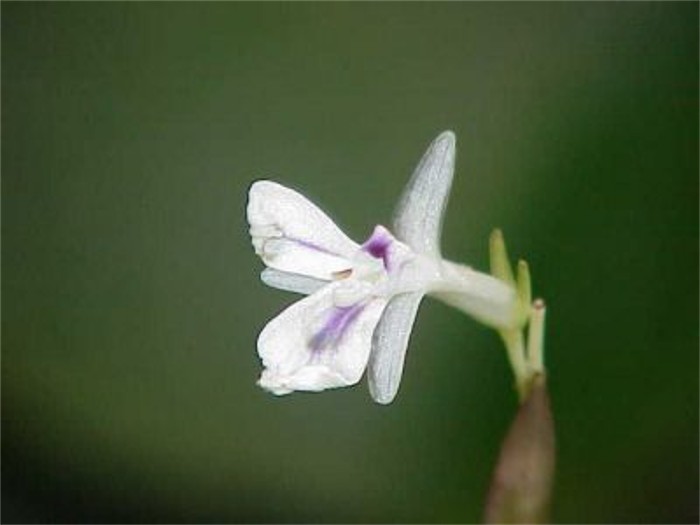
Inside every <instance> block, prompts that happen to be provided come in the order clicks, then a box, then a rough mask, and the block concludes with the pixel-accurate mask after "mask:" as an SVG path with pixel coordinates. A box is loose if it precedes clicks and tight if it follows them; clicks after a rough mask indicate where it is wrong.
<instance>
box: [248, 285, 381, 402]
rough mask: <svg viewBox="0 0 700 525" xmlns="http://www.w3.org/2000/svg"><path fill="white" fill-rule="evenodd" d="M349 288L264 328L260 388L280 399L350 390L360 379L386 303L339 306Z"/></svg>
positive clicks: (306, 302) (320, 296) (291, 310)
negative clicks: (299, 393) (341, 295)
mask: <svg viewBox="0 0 700 525" xmlns="http://www.w3.org/2000/svg"><path fill="white" fill-rule="evenodd" d="M345 284H346V283H344V282H342V281H341V282H336V283H331V284H328V285H327V286H325V287H324V288H322V289H321V290H319V291H318V292H316V293H315V294H313V295H310V296H309V297H305V298H304V299H301V300H300V301H298V302H296V303H294V304H292V305H291V306H289V307H288V308H287V309H286V310H284V311H283V312H282V313H281V314H280V315H278V316H277V317H275V318H274V319H273V320H272V321H270V322H269V323H268V324H267V326H265V328H264V329H263V331H262V332H261V333H260V336H259V337H258V354H259V355H260V357H261V358H262V361H263V365H264V366H265V370H264V371H263V374H262V376H261V377H260V381H259V384H260V386H262V387H263V388H265V389H267V390H269V391H271V392H272V393H274V394H278V395H281V394H288V393H290V392H292V391H295V390H306V391H320V390H325V389H327V388H337V387H342V386H349V385H354V384H355V383H357V382H358V381H359V380H360V378H361V377H362V374H363V372H364V370H365V368H366V366H367V360H368V359H369V352H370V347H371V344H372V333H373V332H374V328H375V326H376V325H377V323H378V322H379V318H380V317H381V314H382V311H383V310H384V306H385V305H386V301H385V300H383V299H365V300H364V301H362V302H358V303H356V304H354V305H352V306H348V307H338V306H336V305H335V304H334V302H333V296H334V293H335V291H336V290H337V289H338V288H340V287H342V286H344V285H345Z"/></svg>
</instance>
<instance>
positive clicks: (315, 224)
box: [247, 180, 359, 281]
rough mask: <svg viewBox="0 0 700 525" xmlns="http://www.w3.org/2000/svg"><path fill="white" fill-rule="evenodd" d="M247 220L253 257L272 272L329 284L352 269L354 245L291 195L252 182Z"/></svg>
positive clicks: (267, 183) (286, 190)
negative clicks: (334, 278)
mask: <svg viewBox="0 0 700 525" xmlns="http://www.w3.org/2000/svg"><path fill="white" fill-rule="evenodd" d="M247 215H248V223H249V224H250V235H251V237H252V240H253V246H254V247H255V252H256V253H257V254H258V255H259V256H260V257H261V258H262V260H263V261H264V262H265V264H266V265H267V266H269V267H271V268H274V269H276V270H281V271H284V272H291V273H296V274H300V275H306V276H309V277H315V278H317V279H323V280H326V281H330V280H332V279H333V274H334V273H336V272H342V271H344V270H347V269H348V268H351V267H352V263H351V262H350V259H352V256H353V254H354V253H355V252H356V251H357V249H358V248H359V245H358V244H357V243H355V242H353V241H352V240H351V239H350V238H348V237H347V236H346V235H345V234H344V233H343V232H342V231H341V230H340V228H338V227H337V226H336V225H335V223H334V222H333V221H332V220H331V219H330V218H328V216H327V215H326V214H325V213H323V212H322V211H321V210H320V209H319V208H318V207H317V206H315V205H314V204H312V203H311V202H310V201H309V200H308V199H306V197H304V196H303V195H300V194H299V193H297V192H296V191H294V190H291V189H289V188H285V187H284V186H282V185H280V184H277V183H275V182H271V181H266V180H261V181H257V182H255V183H253V185H252V186H251V187H250V191H249V195H248V207H247Z"/></svg>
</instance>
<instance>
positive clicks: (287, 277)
mask: <svg viewBox="0 0 700 525" xmlns="http://www.w3.org/2000/svg"><path fill="white" fill-rule="evenodd" d="M260 280H261V281H262V282H264V283H265V284H266V285H268V286H272V287H273V288H278V289H280V290H285V291H287V292H294V293H300V294H304V295H311V294H312V293H314V292H317V291H318V290H320V289H321V288H323V287H324V286H325V285H326V284H328V281H322V280H321V279H315V278H313V277H307V276H306V275H299V274H297V273H289V272H282V271H280V270H275V269H273V268H265V269H264V270H263V271H262V272H260Z"/></svg>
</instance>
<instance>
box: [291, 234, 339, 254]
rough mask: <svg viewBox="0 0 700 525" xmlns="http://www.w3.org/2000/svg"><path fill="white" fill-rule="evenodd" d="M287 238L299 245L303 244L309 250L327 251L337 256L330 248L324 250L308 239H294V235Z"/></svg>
mask: <svg viewBox="0 0 700 525" xmlns="http://www.w3.org/2000/svg"><path fill="white" fill-rule="evenodd" d="M285 238H286V239H287V240H289V241H292V242H295V243H297V244H299V245H300V246H303V247H304V248H309V249H310V250H315V251H317V252H322V253H327V254H329V255H335V256H338V254H337V253H333V252H331V251H330V250H326V249H325V248H323V247H321V246H319V245H318V244H314V243H312V242H309V241H305V240H304V239H296V238H294V237H285Z"/></svg>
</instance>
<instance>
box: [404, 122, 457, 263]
mask: <svg viewBox="0 0 700 525" xmlns="http://www.w3.org/2000/svg"><path fill="white" fill-rule="evenodd" d="M455 140H456V139H455V135H454V133H452V132H451V131H445V132H443V133H441V134H440V136H438V138H436V139H435V140H434V141H433V143H432V144H431V145H430V146H429V147H428V150H427V151H426V152H425V154H424V155H423V158H422V159H421V160H420V162H419V163H418V166H417V167H416V169H415V171H414V172H413V175H412V176H411V180H410V181H409V182H408V184H407V185H406V188H405V189H404V192H403V194H402V195H401V199H400V200H399V204H398V205H397V207H396V210H395V212H394V233H395V234H396V236H397V237H398V238H399V239H400V240H402V241H404V242H405V243H407V244H408V245H410V246H411V247H412V248H413V249H414V250H416V251H418V252H422V253H425V254H427V255H431V256H433V257H439V256H440V233H441V230H442V220H443V216H444V215H445V209H446V208H447V199H448V197H449V195H450V188H451V187H452V175H453V173H454V165H455V153H456V145H455Z"/></svg>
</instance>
